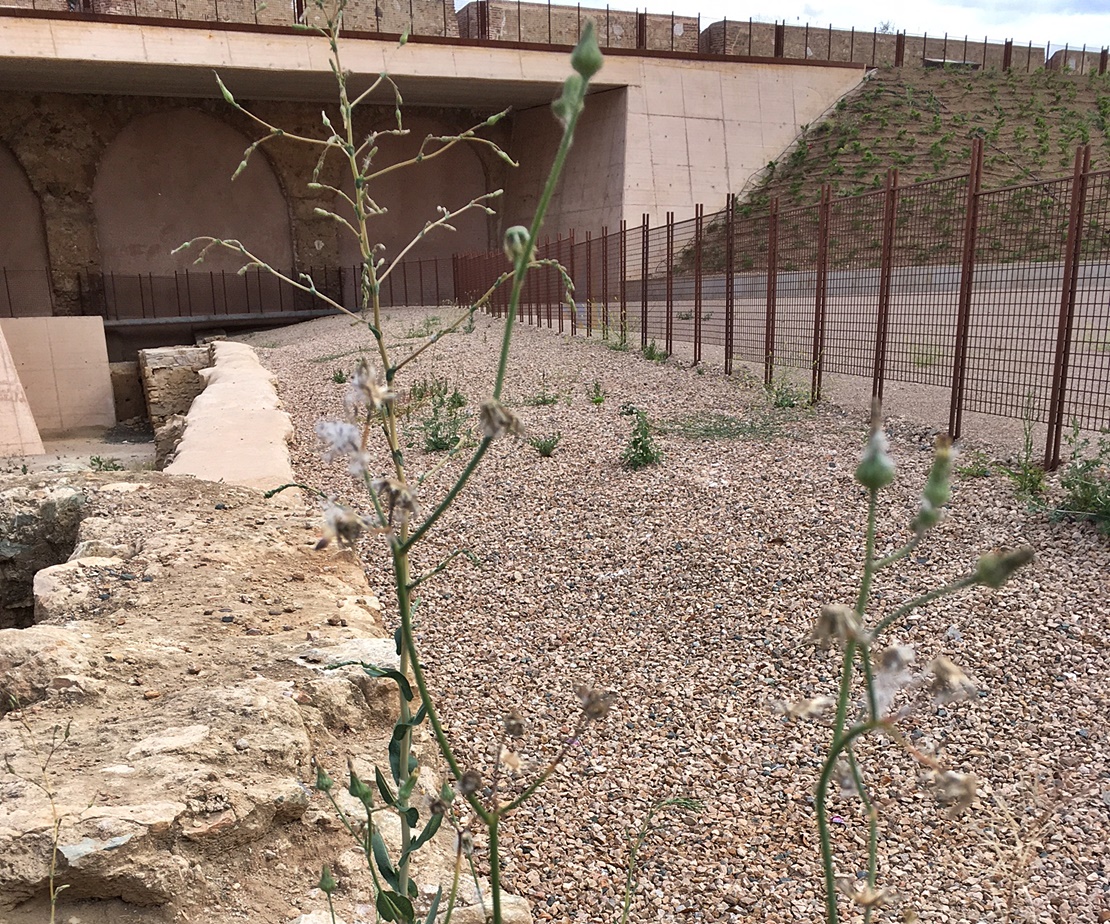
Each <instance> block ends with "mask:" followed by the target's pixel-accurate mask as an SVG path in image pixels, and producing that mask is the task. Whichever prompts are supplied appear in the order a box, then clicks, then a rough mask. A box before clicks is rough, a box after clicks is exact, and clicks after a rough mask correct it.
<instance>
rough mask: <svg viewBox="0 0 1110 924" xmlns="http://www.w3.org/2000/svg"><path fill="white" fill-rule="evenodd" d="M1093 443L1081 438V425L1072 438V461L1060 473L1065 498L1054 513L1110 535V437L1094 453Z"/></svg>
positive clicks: (1073, 431)
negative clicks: (1091, 524) (1091, 449)
mask: <svg viewBox="0 0 1110 924" xmlns="http://www.w3.org/2000/svg"><path fill="white" fill-rule="evenodd" d="M1090 447H1091V442H1090V440H1088V439H1086V438H1083V439H1081V438H1080V436H1079V424H1078V423H1075V424H1073V425H1072V432H1071V434H1070V436H1069V437H1068V450H1069V455H1070V458H1069V460H1068V464H1067V466H1066V467H1065V468H1064V470H1063V472H1061V473H1060V487H1061V488H1063V490H1064V497H1063V500H1062V501H1061V503H1060V506H1059V507H1057V508H1056V509H1055V510H1054V511H1053V512H1052V513H1053V517H1054V518H1055V519H1061V518H1063V517H1074V518H1075V519H1079V520H1088V521H1090V522H1092V523H1094V524H1095V526H1097V527H1098V529H1099V531H1100V532H1102V533H1106V534H1107V535H1110V434H1106V433H1104V434H1102V435H1101V436H1100V437H1099V440H1098V446H1097V448H1096V449H1095V451H1094V452H1093V453H1089V452H1088V450H1089V449H1090Z"/></svg>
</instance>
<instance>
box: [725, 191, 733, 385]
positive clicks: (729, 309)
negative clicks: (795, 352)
mask: <svg viewBox="0 0 1110 924" xmlns="http://www.w3.org/2000/svg"><path fill="white" fill-rule="evenodd" d="M735 239H736V210H735V208H734V207H733V204H732V194H731V193H730V194H729V195H727V196H726V197H725V375H732V347H733V329H734V326H735V323H736V317H735V315H736V300H735V297H734V296H735V287H734V283H735V274H734V272H733V266H734V263H735V254H734V246H735V245H734V242H735Z"/></svg>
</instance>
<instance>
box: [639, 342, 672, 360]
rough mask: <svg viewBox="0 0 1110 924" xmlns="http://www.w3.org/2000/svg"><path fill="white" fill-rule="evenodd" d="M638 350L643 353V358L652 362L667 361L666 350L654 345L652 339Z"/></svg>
mask: <svg viewBox="0 0 1110 924" xmlns="http://www.w3.org/2000/svg"><path fill="white" fill-rule="evenodd" d="M640 352H641V353H642V354H643V357H644V359H650V360H651V361H652V362H653V363H662V362H666V361H667V355H668V354H667V351H666V350H661V349H659V347H657V346H656V345H655V341H654V340H652V341H651V342H650V343H649V344H648V345H647V346H645V347H644V348H643V349H642V350H640Z"/></svg>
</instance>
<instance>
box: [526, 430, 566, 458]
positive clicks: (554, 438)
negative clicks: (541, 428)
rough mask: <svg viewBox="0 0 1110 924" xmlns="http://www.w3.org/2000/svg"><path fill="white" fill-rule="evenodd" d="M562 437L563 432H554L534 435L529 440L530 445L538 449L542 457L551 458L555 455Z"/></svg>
mask: <svg viewBox="0 0 1110 924" xmlns="http://www.w3.org/2000/svg"><path fill="white" fill-rule="evenodd" d="M562 438H563V434H562V433H552V434H550V435H548V436H534V437H532V438H531V439H530V440H528V445H529V446H531V447H532V448H533V449H534V450H536V452H538V453H539V454H540V456H541V457H542V458H544V459H550V458H551V456H552V455H554V453H555V450H556V448H557V447H558V445H559V441H560V440H561V439H562Z"/></svg>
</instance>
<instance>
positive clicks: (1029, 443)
mask: <svg viewBox="0 0 1110 924" xmlns="http://www.w3.org/2000/svg"><path fill="white" fill-rule="evenodd" d="M998 470H999V471H1000V472H1002V474H1003V475H1005V476H1006V477H1007V478H1009V479H1010V480H1011V481H1012V482H1013V483H1014V490H1015V491H1016V492H1017V495H1018V497H1024V498H1027V499H1029V500H1032V499H1034V498H1037V497H1040V496H1041V495H1042V494H1043V493H1044V486H1045V482H1044V469H1043V468H1041V466H1040V465H1038V464H1037V463H1036V461H1034V458H1033V417H1032V413H1031V409H1029V408H1027V409H1026V413H1025V419H1024V421H1023V423H1022V441H1021V452H1020V453H1019V454H1018V457H1017V459H1016V460H1015V461H1014V464H1013V465H1000V466H999V468H998Z"/></svg>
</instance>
